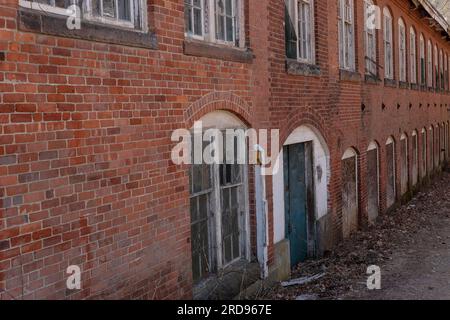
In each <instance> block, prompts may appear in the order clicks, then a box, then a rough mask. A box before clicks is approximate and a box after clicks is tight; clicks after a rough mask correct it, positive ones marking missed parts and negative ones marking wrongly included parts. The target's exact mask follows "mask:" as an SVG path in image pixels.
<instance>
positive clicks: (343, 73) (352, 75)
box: [339, 69, 361, 82]
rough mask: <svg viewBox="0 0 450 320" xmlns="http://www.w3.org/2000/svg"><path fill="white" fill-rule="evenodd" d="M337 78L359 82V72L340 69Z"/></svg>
mask: <svg viewBox="0 0 450 320" xmlns="http://www.w3.org/2000/svg"><path fill="white" fill-rule="evenodd" d="M339 78H340V79H341V81H351V82H360V81H361V74H360V73H358V72H355V71H349V70H344V69H340V70H339Z"/></svg>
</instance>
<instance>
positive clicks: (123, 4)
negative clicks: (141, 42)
mask: <svg viewBox="0 0 450 320" xmlns="http://www.w3.org/2000/svg"><path fill="white" fill-rule="evenodd" d="M130 1H131V0H118V7H119V19H121V20H126V21H131V8H130Z"/></svg>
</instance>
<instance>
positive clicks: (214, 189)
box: [189, 127, 251, 282]
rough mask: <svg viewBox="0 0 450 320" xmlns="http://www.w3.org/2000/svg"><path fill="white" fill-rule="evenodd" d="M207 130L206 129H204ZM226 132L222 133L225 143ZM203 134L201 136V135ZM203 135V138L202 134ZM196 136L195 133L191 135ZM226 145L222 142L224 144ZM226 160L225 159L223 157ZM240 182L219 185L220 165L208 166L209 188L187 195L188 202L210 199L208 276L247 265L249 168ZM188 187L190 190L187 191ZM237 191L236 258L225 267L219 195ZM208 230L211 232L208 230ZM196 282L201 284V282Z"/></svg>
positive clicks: (244, 171) (243, 168) (245, 169)
mask: <svg viewBox="0 0 450 320" xmlns="http://www.w3.org/2000/svg"><path fill="white" fill-rule="evenodd" d="M204 129H206V128H204ZM227 129H231V130H241V129H243V128H241V127H236V128H231V127H230V128H227ZM225 130H226V129H222V130H221V131H222V133H223V134H224V139H225ZM203 133H204V132H203ZM203 133H202V134H203ZM194 134H198V133H194ZM223 143H225V140H224V141H223ZM224 158H225V156H224ZM241 169H242V170H241V177H242V178H241V182H239V183H236V184H229V185H226V186H221V185H220V174H221V172H220V164H217V163H214V164H211V165H210V183H211V188H210V189H208V190H204V191H201V192H198V193H194V194H192V193H191V194H190V198H194V197H198V196H201V195H203V194H208V195H209V199H210V200H209V205H208V206H209V211H208V214H209V215H211V217H210V218H209V219H210V220H209V221H208V237H209V239H210V240H211V243H210V248H208V250H209V254H210V261H209V263H210V264H211V265H210V274H214V272H213V271H215V273H218V272H220V271H222V270H223V269H225V268H226V267H228V266H230V265H232V264H234V263H236V262H237V261H240V260H246V261H250V255H251V253H250V213H249V208H250V205H249V187H248V184H249V178H248V171H249V170H248V165H241ZM190 187H191V186H189V188H190ZM234 187H240V188H241V190H240V193H239V195H238V196H239V197H240V201H241V205H240V207H241V208H242V216H240V217H238V219H239V222H238V223H239V242H240V244H239V249H240V254H239V257H237V258H235V259H234V260H232V261H229V262H227V263H225V262H224V257H223V243H222V197H221V193H222V190H224V189H229V188H234ZM210 228H211V229H210ZM199 282H202V280H200V281H199Z"/></svg>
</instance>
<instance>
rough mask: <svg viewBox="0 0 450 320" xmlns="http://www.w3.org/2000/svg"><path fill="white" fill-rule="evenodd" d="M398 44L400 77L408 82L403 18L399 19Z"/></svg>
mask: <svg viewBox="0 0 450 320" xmlns="http://www.w3.org/2000/svg"><path fill="white" fill-rule="evenodd" d="M398 44H399V48H398V61H399V79H400V81H403V82H406V29H405V23H404V22H403V20H402V19H401V18H400V19H399V20H398Z"/></svg>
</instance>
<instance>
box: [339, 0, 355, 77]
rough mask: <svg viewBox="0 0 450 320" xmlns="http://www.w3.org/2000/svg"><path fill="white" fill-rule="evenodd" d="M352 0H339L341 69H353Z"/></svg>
mask: <svg viewBox="0 0 450 320" xmlns="http://www.w3.org/2000/svg"><path fill="white" fill-rule="evenodd" d="M353 12H354V6H353V0H339V17H338V21H339V26H338V28H339V65H340V67H341V68H342V69H346V70H352V71H353V70H355V36H354V18H353Z"/></svg>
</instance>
